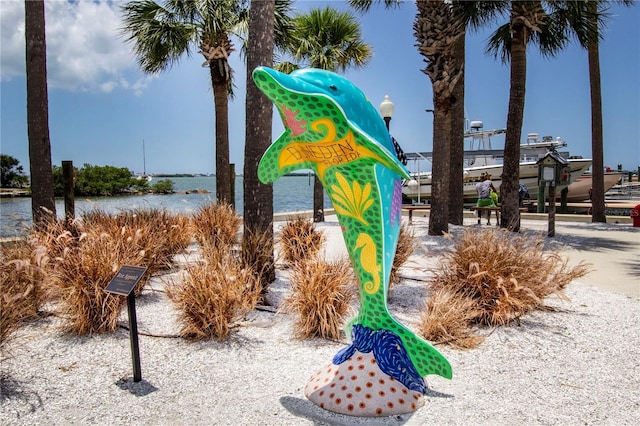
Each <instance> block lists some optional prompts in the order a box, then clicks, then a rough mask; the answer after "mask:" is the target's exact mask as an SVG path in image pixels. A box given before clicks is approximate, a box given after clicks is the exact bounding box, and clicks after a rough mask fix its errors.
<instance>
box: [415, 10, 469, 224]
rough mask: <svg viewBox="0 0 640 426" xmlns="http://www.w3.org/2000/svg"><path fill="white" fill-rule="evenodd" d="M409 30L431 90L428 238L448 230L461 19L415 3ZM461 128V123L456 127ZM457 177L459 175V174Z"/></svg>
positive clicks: (452, 12)
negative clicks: (414, 17)
mask: <svg viewBox="0 0 640 426" xmlns="http://www.w3.org/2000/svg"><path fill="white" fill-rule="evenodd" d="M416 4H417V6H418V15H417V16H416V20H415V23H414V25H413V29H414V32H415V36H416V41H417V42H418V50H419V51H420V53H421V54H422V55H423V56H425V57H426V58H427V59H428V61H427V62H428V64H427V68H426V69H425V70H424V72H425V74H427V75H428V76H429V79H431V84H432V87H433V110H434V112H433V114H434V120H433V160H432V179H431V213H430V214H429V234H430V235H442V234H444V233H445V232H447V231H448V230H449V227H448V224H449V190H450V170H451V136H452V131H453V130H452V124H453V123H452V113H453V110H454V107H455V104H456V103H457V102H459V101H461V102H464V100H463V99H460V100H459V99H455V98H454V91H455V90H456V86H457V85H458V83H459V81H460V79H461V78H464V74H463V72H462V64H463V61H460V60H459V59H456V58H455V49H454V45H455V44H456V43H457V42H458V40H460V39H461V38H464V27H465V22H464V16H463V15H462V13H460V10H459V9H458V8H452V6H451V4H449V3H446V2H444V1H418V2H416ZM460 125H462V123H460ZM460 174H461V173H460Z"/></svg>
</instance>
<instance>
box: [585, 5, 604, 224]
mask: <svg viewBox="0 0 640 426" xmlns="http://www.w3.org/2000/svg"><path fill="white" fill-rule="evenodd" d="M587 7H588V8H589V9H591V10H590V11H589V12H590V14H589V16H590V17H591V19H595V18H593V17H594V16H595V15H596V12H597V10H596V8H597V4H596V2H588V3H587ZM593 25H594V27H595V28H597V24H593ZM587 56H588V58H589V87H590V89H591V156H592V160H593V162H592V163H591V182H592V183H591V185H592V186H591V187H592V192H591V221H592V222H603V223H604V222H606V221H607V216H606V215H605V206H604V152H603V151H604V142H603V137H602V92H601V85H600V49H599V43H598V40H597V39H596V40H595V41H593V42H592V43H589V47H588V49H587Z"/></svg>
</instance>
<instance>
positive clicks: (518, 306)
mask: <svg viewBox="0 0 640 426" xmlns="http://www.w3.org/2000/svg"><path fill="white" fill-rule="evenodd" d="M588 272H589V266H588V265H587V264H584V263H580V264H579V265H577V266H575V267H569V266H568V260H566V259H562V258H561V256H559V254H558V253H557V252H555V251H545V250H544V246H543V241H542V237H538V238H536V239H531V237H528V236H526V235H514V234H513V233H510V232H508V231H505V230H497V231H496V230H487V231H481V232H476V231H473V230H465V231H464V233H463V235H462V237H461V238H460V239H459V241H458V242H457V244H456V247H455V248H454V249H453V250H452V251H451V252H450V253H449V254H447V255H446V256H445V257H444V259H443V260H442V261H441V263H440V266H439V268H438V269H436V270H435V276H434V279H433V284H432V288H433V290H434V293H433V295H432V296H431V298H430V299H429V300H428V301H427V303H426V307H425V312H424V314H423V315H422V318H421V324H422V327H421V328H423V332H424V333H423V335H424V336H425V338H427V339H428V340H432V341H435V342H455V341H456V339H455V337H456V336H461V337H462V338H466V337H468V333H467V332H466V331H463V332H460V333H458V334H457V335H456V334H455V333H453V332H451V331H449V332H443V330H451V329H456V328H460V329H464V326H467V327H474V326H477V325H488V326H496V325H506V324H509V323H511V322H512V321H517V320H519V318H520V317H521V316H522V315H524V314H526V313H528V312H531V311H532V310H535V309H541V308H543V300H544V298H545V297H547V296H549V295H551V294H556V295H558V296H559V297H561V298H564V299H566V296H565V295H564V293H563V292H562V290H563V289H564V288H565V287H566V286H567V285H568V284H569V283H570V282H571V281H573V280H575V279H577V278H580V277H582V276H584V275H586V274H587V273H588ZM456 298H457V299H471V300H473V302H474V304H473V306H468V305H467V303H463V304H462V306H465V308H464V309H460V312H458V319H457V321H458V322H460V325H459V327H457V326H455V327H454V326H451V325H447V324H446V322H447V321H450V322H455V321H456V319H455V318H456V317H455V312H450V313H448V314H447V317H446V321H445V320H439V319H438V318H439V316H442V313H443V312H448V311H447V308H446V306H448V305H451V300H453V299H456ZM450 310H451V309H450Z"/></svg>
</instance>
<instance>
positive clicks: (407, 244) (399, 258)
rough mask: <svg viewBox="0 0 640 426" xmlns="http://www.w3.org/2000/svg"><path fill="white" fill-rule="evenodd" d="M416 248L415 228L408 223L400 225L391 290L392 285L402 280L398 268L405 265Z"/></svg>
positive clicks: (390, 284) (391, 277) (392, 265)
mask: <svg viewBox="0 0 640 426" xmlns="http://www.w3.org/2000/svg"><path fill="white" fill-rule="evenodd" d="M415 248H416V238H415V234H414V232H413V230H412V229H411V228H410V227H409V225H407V224H406V223H404V222H403V223H402V225H400V234H399V235H398V245H397V246H396V254H395V255H394V257H393V263H392V264H391V275H390V278H389V290H391V288H392V286H393V285H395V284H397V283H399V282H400V276H399V275H398V270H399V269H400V267H402V265H404V264H405V263H406V262H407V260H409V256H411V255H412V254H413V251H414V250H415Z"/></svg>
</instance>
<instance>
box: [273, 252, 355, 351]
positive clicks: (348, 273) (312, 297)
mask: <svg viewBox="0 0 640 426" xmlns="http://www.w3.org/2000/svg"><path fill="white" fill-rule="evenodd" d="M289 281H290V283H291V290H292V292H291V296H289V297H288V298H286V299H285V300H284V303H283V310H284V312H287V313H291V314H294V315H296V320H295V323H294V335H295V337H296V338H298V339H306V338H312V337H322V338H325V339H333V340H338V339H340V338H341V337H342V327H343V326H344V324H345V321H346V316H347V314H348V312H349V308H350V305H351V301H352V300H353V298H354V296H355V295H356V286H355V279H354V276H353V270H352V269H351V264H350V263H349V261H348V260H347V259H346V258H343V259H338V260H335V261H330V262H328V261H325V260H322V259H317V258H316V259H311V260H308V261H305V262H299V263H297V264H296V265H295V266H294V267H293V268H292V270H291V277H290V280H289Z"/></svg>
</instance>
